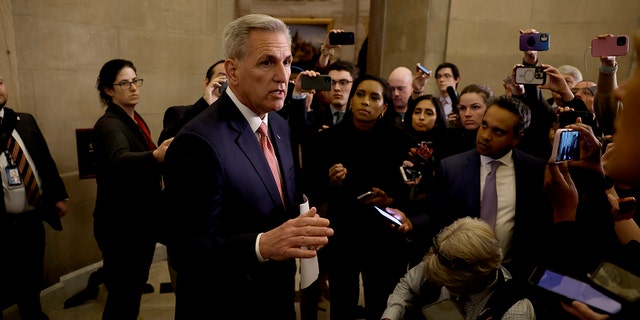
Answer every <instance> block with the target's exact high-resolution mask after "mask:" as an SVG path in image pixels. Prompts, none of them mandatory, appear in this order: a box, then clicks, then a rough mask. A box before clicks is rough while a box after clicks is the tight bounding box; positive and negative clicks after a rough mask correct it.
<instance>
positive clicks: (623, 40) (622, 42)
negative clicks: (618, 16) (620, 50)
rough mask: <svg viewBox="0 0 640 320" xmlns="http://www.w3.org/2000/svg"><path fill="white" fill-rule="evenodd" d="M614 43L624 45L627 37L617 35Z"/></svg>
mask: <svg viewBox="0 0 640 320" xmlns="http://www.w3.org/2000/svg"><path fill="white" fill-rule="evenodd" d="M616 44H617V45H618V46H624V45H625V44H627V38H625V37H618V39H616Z"/></svg>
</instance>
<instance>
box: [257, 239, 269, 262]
mask: <svg viewBox="0 0 640 320" xmlns="http://www.w3.org/2000/svg"><path fill="white" fill-rule="evenodd" d="M260 237H262V233H258V236H257V237H256V245H255V250H256V257H258V261H260V262H265V261H269V259H265V258H263V257H262V255H261V254H260Z"/></svg>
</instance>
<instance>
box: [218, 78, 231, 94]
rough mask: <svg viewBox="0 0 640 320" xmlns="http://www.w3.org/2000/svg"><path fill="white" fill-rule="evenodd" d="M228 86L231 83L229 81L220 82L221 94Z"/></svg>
mask: <svg viewBox="0 0 640 320" xmlns="http://www.w3.org/2000/svg"><path fill="white" fill-rule="evenodd" d="M228 86H229V83H228V82H227V81H225V82H223V83H221V84H220V94H222V93H223V92H224V91H225V90H227V87H228Z"/></svg>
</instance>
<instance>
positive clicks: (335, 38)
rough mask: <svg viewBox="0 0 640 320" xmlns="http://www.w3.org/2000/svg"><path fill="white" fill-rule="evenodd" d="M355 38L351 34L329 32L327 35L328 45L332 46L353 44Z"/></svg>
mask: <svg viewBox="0 0 640 320" xmlns="http://www.w3.org/2000/svg"><path fill="white" fill-rule="evenodd" d="M355 43H356V37H355V34H354V33H353V32H346V31H345V32H331V33H329V44H330V45H332V46H335V45H339V44H345V45H350V44H355Z"/></svg>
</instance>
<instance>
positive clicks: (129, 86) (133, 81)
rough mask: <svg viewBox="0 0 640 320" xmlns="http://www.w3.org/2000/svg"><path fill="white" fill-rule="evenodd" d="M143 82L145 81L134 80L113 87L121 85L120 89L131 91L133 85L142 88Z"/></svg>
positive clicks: (121, 82) (123, 81)
mask: <svg viewBox="0 0 640 320" xmlns="http://www.w3.org/2000/svg"><path fill="white" fill-rule="evenodd" d="M142 81H143V79H133V80H131V81H127V80H122V81H120V82H118V83H114V84H113V85H114V86H115V85H119V86H120V88H122V90H129V89H131V85H132V84H135V85H136V87H138V88H140V87H142Z"/></svg>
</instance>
